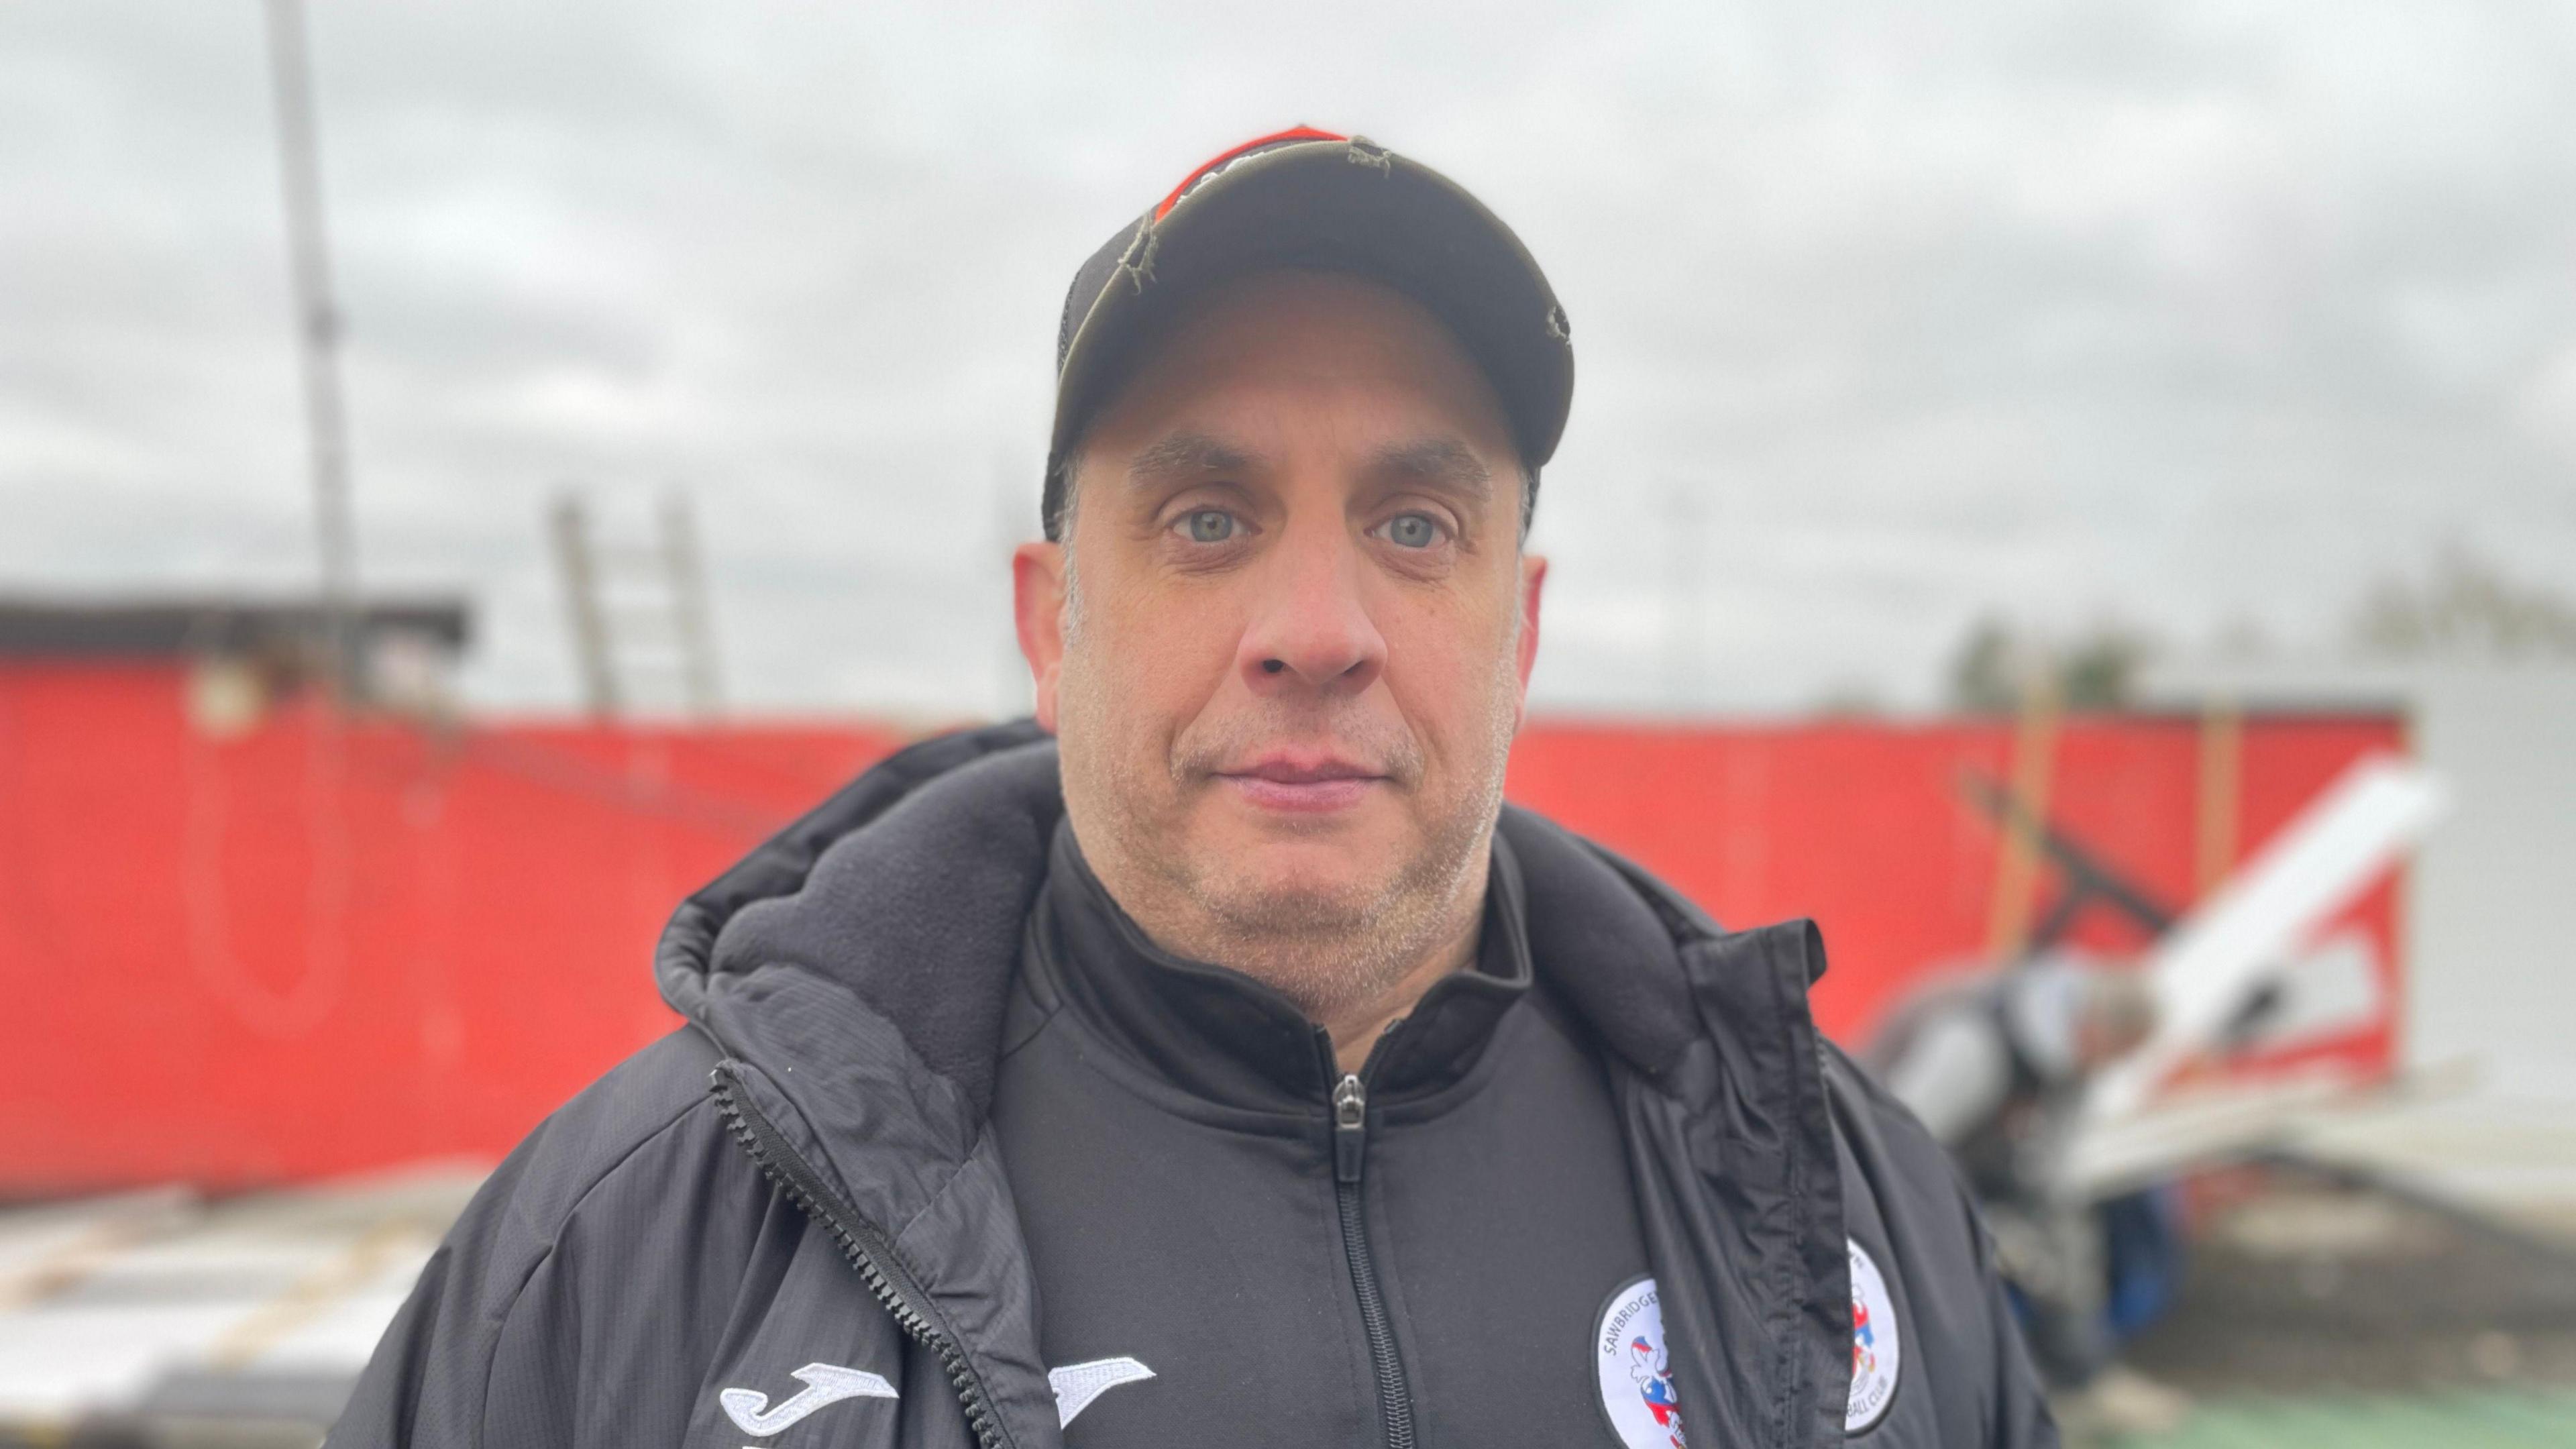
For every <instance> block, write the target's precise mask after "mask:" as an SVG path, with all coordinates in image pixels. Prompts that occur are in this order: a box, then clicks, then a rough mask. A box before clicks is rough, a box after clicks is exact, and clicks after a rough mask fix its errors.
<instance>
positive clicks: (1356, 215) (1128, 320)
mask: <svg viewBox="0 0 2576 1449" xmlns="http://www.w3.org/2000/svg"><path fill="white" fill-rule="evenodd" d="M1278 267H1305V268H1312V269H1314V270H1318V271H1333V272H1348V273H1351V274H1354V275H1357V276H1361V277H1366V278H1368V279H1369V280H1371V281H1375V282H1379V283H1381V284H1383V285H1386V286H1389V287H1392V288H1394V289H1395V290H1396V291H1399V292H1402V293H1403V294H1405V295H1406V296H1408V297H1411V298H1413V299H1414V300H1415V301H1417V302H1420V303H1421V304H1422V305H1423V306H1424V307H1426V308H1428V309H1429V310H1430V312H1431V314H1432V315H1433V316H1435V317H1437V318H1439V319H1440V321H1441V322H1442V323H1443V324H1444V325H1445V326H1447V327H1448V329H1449V330H1450V331H1451V332H1452V333H1453V334H1455V335H1456V336H1457V338H1458V340H1459V342H1460V343H1462V344H1463V345H1464V346H1465V347H1466V349H1467V354H1468V356H1470V357H1472V358H1474V359H1475V361H1476V362H1477V364H1478V365H1480V366H1481V367H1483V369H1484V371H1485V376H1486V377H1487V379H1488V380H1490V381H1491V382H1492V383H1493V386H1494V391H1495V393H1496V395H1497V396H1499V397H1500V398H1501V399H1502V404H1503V413H1504V416H1505V418H1506V419H1507V420H1508V421H1509V422H1510V424H1511V428H1512V433H1513V441H1514V443H1515V444H1516V445H1517V446H1518V447H1519V449H1520V454H1521V461H1522V462H1523V463H1525V464H1526V465H1527V466H1528V468H1529V470H1530V476H1531V478H1532V479H1533V480H1535V479H1536V478H1537V476H1538V468H1539V465H1541V464H1543V463H1545V462H1546V461H1547V460H1548V458H1549V457H1550V456H1552V455H1553V454H1554V453H1555V452H1556V442H1557V438H1558V437H1559V436H1560V435H1562V434H1563V433H1564V431H1565V415H1566V409H1567V408H1568V406H1570V405H1571V403H1572V402H1573V398H1574V345H1573V342H1572V334H1571V332H1570V330H1569V329H1568V327H1567V326H1566V321H1565V309H1564V308H1563V307H1560V306H1558V305H1557V301H1556V293H1555V292H1554V291H1553V290H1551V289H1550V288H1549V286H1548V284H1547V277H1546V275H1545V274H1544V273H1542V272H1540V271H1539V268H1538V263H1537V262H1536V261H1535V260H1533V259H1532V258H1531V256H1530V254H1529V249H1528V248H1527V247H1524V246H1522V245H1521V241H1520V238H1519V237H1516V236H1514V235H1512V229H1511V228H1510V227H1507V226H1505V225H1503V223H1502V221H1501V219H1500V218H1498V217H1496V216H1495V215H1494V214H1493V213H1492V212H1490V211H1487V210H1486V209H1485V205H1484V203H1482V202H1480V201H1478V200H1477V199H1476V198H1475V197H1473V196H1470V195H1468V194H1467V191H1466V189H1465V188H1464V187H1461V186H1459V185H1458V184H1457V183H1456V182H1454V181H1451V180H1450V179H1449V178H1448V177H1445V176H1443V175H1441V174H1440V173H1439V172H1437V171H1434V170H1432V169H1431V168H1430V167H1428V166H1425V165H1422V164H1421V163H1420V162H1416V161H1409V160H1407V159H1405V158H1404V157H1402V156H1398V155H1396V154H1395V153H1394V152H1392V151H1389V150H1387V149H1386V148H1385V147H1383V146H1380V145H1377V144H1376V143H1374V142H1372V141H1369V140H1367V139H1366V138H1364V137H1360V136H1342V135H1336V134H1334V133H1333V132H1330V131H1319V130H1316V129H1315V128H1313V127H1311V126H1297V127H1294V128H1292V129H1289V130H1285V131H1280V132H1276V133H1274V134H1272V135H1268V136H1262V137H1258V138H1256V139H1254V140H1250V141H1246V142H1244V143H1243V144H1242V145H1240V146H1237V147H1235V148H1233V149H1232V150H1230V151H1227V152H1225V153H1224V154H1222V155H1220V156H1218V157H1217V158H1216V159H1214V160H1212V161H1209V162H1208V163H1207V164H1205V165H1203V166H1201V167H1199V168H1198V169H1197V170H1195V171H1192V172H1191V173H1190V174H1189V175H1188V176H1186V177H1184V178H1182V181H1181V184H1180V185H1178V186H1175V187H1173V188H1172V191H1171V194H1170V195H1168V196H1166V197H1164V198H1163V199H1162V201H1161V202H1159V203H1157V204H1156V205H1155V207H1154V209H1153V210H1151V211H1149V212H1147V213H1145V214H1144V215H1143V216H1141V217H1139V218H1137V220H1136V222H1135V223H1134V224H1133V225H1132V226H1129V227H1127V228H1125V229H1124V230H1122V231H1120V232H1119V233H1118V235H1116V236H1113V237H1111V238H1110V239H1109V241H1108V242H1107V243H1106V244H1105V245H1103V246H1102V247H1101V248H1100V250H1098V251H1096V252H1093V253H1092V254H1091V259H1090V260H1089V261H1086V262H1084V263H1083V264H1082V269H1081V270H1080V271H1078V272H1076V273H1074V276H1073V287H1072V289H1071V290H1070V291H1069V292H1067V293H1066V294H1065V299H1064V319H1063V322H1062V324H1061V325H1060V326H1059V327H1058V329H1057V331H1056V343H1055V361H1056V394H1055V431H1054V435H1053V437H1052V439H1051V440H1050V441H1049V443H1048V446H1047V470H1046V490H1045V496H1044V498H1043V500H1042V502H1041V517H1042V519H1043V521H1044V523H1045V525H1046V535H1047V537H1049V538H1055V537H1057V535H1058V534H1059V533H1060V531H1061V527H1062V523H1063V519H1062V517H1061V515H1062V513H1063V509H1064V486H1065V482H1066V480H1065V477H1064V463H1065V459H1066V456H1067V454H1068V453H1069V452H1070V450H1071V449H1072V448H1073V446H1074V445H1075V444H1076V443H1078V442H1079V441H1080V440H1081V437H1082V434H1083V431H1084V429H1086V428H1087V427H1089V426H1090V423H1091V419H1092V417H1093V415H1094V414H1095V413H1096V412H1098V410H1099V409H1100V407H1101V406H1102V405H1103V404H1104V403H1106V402H1107V401H1108V400H1109V398H1110V396H1111V395H1112V394H1113V393H1114V392H1116V391H1117V389H1118V387H1119V386H1120V385H1121V384H1123V383H1124V382H1125V381H1126V380H1127V378H1128V377H1129V376H1130V375H1131V374H1132V373H1133V372H1134V371H1135V368H1136V365H1137V363H1138V362H1139V361H1140V360H1141V358H1142V355H1143V353H1144V351H1145V347H1146V344H1148V343H1150V342H1151V341H1152V340H1153V339H1155V338H1156V337H1157V336H1158V335H1160V333H1161V331H1162V330H1163V329H1164V328H1165V327H1167V326H1168V325H1169V324H1170V322H1171V320H1172V319H1173V318H1176V317H1178V316H1179V315H1181V314H1182V313H1183V312H1184V311H1185V310H1186V309H1187V307H1188V305H1189V304H1190V302H1191V301H1192V300H1194V299H1195V298H1197V297H1199V296H1201V295H1203V294H1204V293H1205V292H1206V291H1207V290H1208V289H1209V288H1211V287H1213V286H1215V285H1217V284H1218V283H1220V282H1224V281H1226V280H1228V279H1231V278H1234V277H1238V276H1241V275H1243V274H1245V273H1247V272H1252V271H1260V270H1267V269H1271V268H1278ZM1532 486H1533V487H1535V481H1533V484H1532Z"/></svg>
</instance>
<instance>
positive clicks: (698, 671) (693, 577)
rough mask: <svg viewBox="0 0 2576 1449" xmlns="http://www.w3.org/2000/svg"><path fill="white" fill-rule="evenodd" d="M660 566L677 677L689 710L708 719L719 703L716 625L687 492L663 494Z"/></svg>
mask: <svg viewBox="0 0 2576 1449" xmlns="http://www.w3.org/2000/svg"><path fill="white" fill-rule="evenodd" d="M662 572H663V573H664V574H665V575H667V576H668V578H669V582H670V594H671V618H672V624H673V633H674V634H675V635H676V636H677V638H678V640H679V644H680V678H681V680H682V682H683V684H684V685H685V686H686V688H687V692H688V696H689V712H690V713H691V714H693V715H696V716H697V717H698V718H700V719H713V718H715V716H716V712H717V710H718V709H720V708H721V707H722V706H721V704H720V703H719V697H718V695H717V693H716V628H715V621H714V619H713V617H712V613H711V611H710V610H709V608H708V606H707V572H706V566H705V564H704V563H703V562H702V561H701V560H700V557H699V554H698V528H697V518H696V515H695V514H693V513H692V512H691V511H690V509H689V497H688V495H687V494H685V493H682V492H680V491H678V490H677V489H674V490H672V491H671V492H670V493H668V494H665V495H664V496H663V498H662Z"/></svg>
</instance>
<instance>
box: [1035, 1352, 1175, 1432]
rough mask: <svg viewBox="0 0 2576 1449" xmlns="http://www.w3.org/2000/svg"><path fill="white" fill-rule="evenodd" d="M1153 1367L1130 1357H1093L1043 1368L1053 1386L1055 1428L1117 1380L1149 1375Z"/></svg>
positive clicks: (1125, 1381) (1150, 1376) (1117, 1381)
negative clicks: (1086, 1360)
mask: <svg viewBox="0 0 2576 1449" xmlns="http://www.w3.org/2000/svg"><path fill="white" fill-rule="evenodd" d="M1153 1376H1154V1371H1153V1370H1152V1369H1149V1368H1147V1367H1145V1366H1144V1365H1143V1364H1141V1363H1138V1362H1137V1361H1136V1360H1134V1359H1132V1358H1096V1359H1093V1360H1092V1361H1091V1362H1089V1363H1069V1364H1066V1365H1065V1366H1064V1367H1062V1368H1055V1369H1048V1370H1047V1385H1048V1387H1050V1388H1052V1389H1054V1390H1055V1422H1056V1427H1057V1428H1059V1429H1060V1428H1063V1427H1064V1426H1065V1425H1067V1424H1070V1423H1072V1422H1073V1416H1074V1415H1076V1414H1079V1413H1081V1412H1082V1411H1083V1410H1085V1409H1087V1408H1090V1407H1091V1401H1092V1400H1094V1399H1096V1398H1099V1397H1100V1396H1101V1395H1102V1394H1105V1393H1107V1392H1109V1391H1110V1390H1111V1389H1114V1388H1116V1387H1118V1386H1119V1385H1120V1384H1132V1383H1134V1382H1136V1381H1137V1380H1138V1379H1150V1378H1152V1377H1153Z"/></svg>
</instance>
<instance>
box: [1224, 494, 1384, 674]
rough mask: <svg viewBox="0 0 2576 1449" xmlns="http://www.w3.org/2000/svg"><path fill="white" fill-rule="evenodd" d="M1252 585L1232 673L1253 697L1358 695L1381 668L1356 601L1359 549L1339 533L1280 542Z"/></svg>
mask: <svg viewBox="0 0 2576 1449" xmlns="http://www.w3.org/2000/svg"><path fill="white" fill-rule="evenodd" d="M1265 562H1266V563H1267V564H1268V567H1267V568H1265V569H1263V570H1262V571H1261V572H1262V578H1261V582H1260V583H1259V584H1258V585H1257V587H1258V588H1259V589H1260V597H1259V598H1258V599H1257V600H1256V601H1255V603H1254V606H1253V615H1252V620H1251V624H1250V627H1248V628H1246V629H1245V630H1244V632H1243V643H1242V646H1241V649H1240V650H1239V653H1238V657H1237V658H1236V661H1235V663H1236V667H1237V668H1239V669H1240V670H1241V671H1242V673H1243V677H1244V682H1245V683H1247V684H1249V685H1250V686H1251V687H1252V691H1253V693H1255V694H1277V693H1279V692H1281V691H1283V690H1317V691H1322V692H1325V693H1329V694H1337V695H1339V694H1358V693H1360V692H1361V691H1363V690H1365V689H1367V688H1368V687H1369V686H1370V685H1371V684H1374V683H1376V682H1377V677H1378V674H1379V672H1380V671H1382V670H1383V669H1385V667H1386V639H1385V636H1383V635H1381V634H1379V633H1378V629H1377V624H1376V622H1375V621H1374V620H1372V619H1371V618H1370V617H1369V612H1368V607H1367V602H1366V601H1365V600H1364V599H1363V598H1362V597H1361V593H1360V589H1361V570H1362V562H1361V559H1360V556H1359V550H1358V549H1357V547H1355V546H1354V545H1353V544H1352V542H1351V540H1350V538H1349V536H1348V535H1347V534H1345V533H1343V532H1342V531H1341V530H1339V529H1333V530H1329V531H1328V530H1325V529H1321V528H1317V529H1314V530H1311V531H1309V532H1308V533H1307V534H1306V535H1305V536H1303V537H1291V538H1287V539H1283V540H1282V541H1281V542H1280V544H1279V545H1278V547H1277V548H1276V549H1274V550H1273V552H1272V554H1271V556H1270V558H1269V559H1267V560H1265Z"/></svg>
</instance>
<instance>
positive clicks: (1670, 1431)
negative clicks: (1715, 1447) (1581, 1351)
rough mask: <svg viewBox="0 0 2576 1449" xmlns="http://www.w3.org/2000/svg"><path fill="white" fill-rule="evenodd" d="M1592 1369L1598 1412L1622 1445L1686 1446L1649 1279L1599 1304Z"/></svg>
mask: <svg viewBox="0 0 2576 1449" xmlns="http://www.w3.org/2000/svg"><path fill="white" fill-rule="evenodd" d="M1592 1360H1593V1370H1594V1372H1595V1373H1596V1374H1597V1375H1598V1377H1599V1380H1600V1385H1601V1413H1602V1415H1603V1416H1604V1417H1606V1418H1607V1419H1608V1420H1609V1421H1610V1432H1611V1433H1613V1434H1616V1435H1618V1436H1619V1442H1620V1443H1621V1444H1624V1445H1626V1446H1627V1449H1690V1440H1689V1438H1688V1437H1687V1436H1686V1435H1684V1434H1683V1433H1682V1406H1681V1393H1680V1390H1679V1389H1677V1388H1676V1387H1675V1386H1674V1384H1673V1355H1672V1350H1671V1349H1670V1348H1669V1347H1667V1346H1666V1345H1665V1343H1664V1305H1663V1298H1662V1296H1661V1295H1660V1294H1658V1293H1657V1292H1656V1291H1655V1280H1654V1279H1652V1278H1639V1279H1636V1280H1635V1281H1633V1282H1631V1283H1628V1284H1626V1285H1624V1286H1622V1287H1621V1288H1619V1289H1618V1290H1617V1291H1616V1292H1614V1293H1612V1294H1611V1295H1610V1301H1609V1302H1607V1303H1604V1304H1602V1305H1601V1323H1600V1326H1599V1327H1598V1328H1595V1329H1594V1330H1593V1332H1592Z"/></svg>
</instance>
